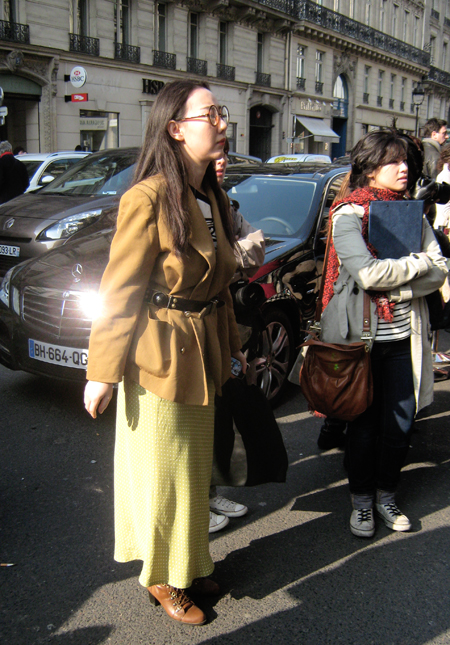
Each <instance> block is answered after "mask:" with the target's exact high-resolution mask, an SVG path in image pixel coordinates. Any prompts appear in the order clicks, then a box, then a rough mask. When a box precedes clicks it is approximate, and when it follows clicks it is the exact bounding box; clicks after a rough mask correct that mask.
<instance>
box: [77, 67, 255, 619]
mask: <svg viewBox="0 0 450 645" xmlns="http://www.w3.org/2000/svg"><path fill="white" fill-rule="evenodd" d="M228 118H229V115H228V110H227V108H226V107H225V106H219V105H217V102H216V100H215V98H214V96H213V95H212V93H211V92H210V90H209V87H208V86H207V85H206V84H205V83H201V82H197V81H191V80H186V81H175V82H173V83H170V84H168V85H166V86H165V87H164V88H163V89H162V90H161V92H160V93H159V94H158V97H157V99H156V101H155V104H154V106H153V108H152V112H151V114H150V118H149V121H148V125H147V130H146V134H145V139H144V144H143V147H142V151H141V155H140V157H139V159H138V163H137V168H136V173H135V177H134V185H133V186H132V188H131V189H130V190H129V191H128V192H127V193H125V194H124V196H123V197H122V199H121V201H120V207H119V214H118V220H117V231H116V234H115V236H114V239H113V242H112V245H111V251H110V259H109V263H108V266H107V267H106V270H105V273H104V275H103V279H102V283H101V287H100V296H99V297H100V298H101V302H102V315H101V316H100V317H99V318H98V319H97V320H95V321H94V323H93V326H92V333H91V338H90V344H89V362H88V371H87V378H88V383H87V385H86V390H85V407H86V409H87V411H88V412H89V413H90V414H91V415H92V417H94V418H95V417H96V415H97V412H98V413H100V414H101V413H102V412H103V411H104V410H105V409H106V407H107V405H108V403H109V401H110V400H111V397H112V393H113V386H114V384H115V383H118V384H119V387H118V390H119V391H118V401H117V417H116V446H115V475H114V477H115V500H114V503H115V554H114V557H115V559H116V560H117V561H119V562H128V561H130V560H142V561H143V567H142V572H141V575H140V577H139V581H140V583H141V584H142V585H143V586H144V587H146V588H147V589H148V593H149V595H150V600H151V602H152V604H155V605H156V604H161V605H162V606H163V608H164V609H165V611H166V612H167V614H168V615H169V616H170V617H171V618H173V619H174V620H176V621H179V622H181V623H188V624H191V625H202V624H204V623H205V622H206V616H205V614H204V612H203V611H202V610H201V609H200V608H199V607H198V606H197V605H196V604H195V603H194V600H193V599H192V597H194V598H195V597H196V596H201V595H217V594H219V593H220V590H219V587H218V585H217V583H215V582H214V581H212V580H211V579H209V578H208V577H207V576H209V575H210V574H211V573H212V571H213V569H214V565H213V562H212V559H211V556H210V553H209V544H208V528H209V501H208V490H209V484H210V480H211V467H212V449H213V434H214V393H215V392H219V393H220V391H221V386H222V384H223V383H225V382H226V381H227V379H228V378H229V376H230V366H231V356H234V357H235V358H237V359H238V360H239V361H241V363H242V365H243V369H244V371H245V370H246V360H245V357H244V355H243V354H242V352H241V351H240V350H241V343H240V340H239V334H238V330H237V327H236V322H235V319H234V314H233V305H232V300H231V296H230V293H229V290H228V287H227V285H228V283H229V282H230V280H231V279H232V277H233V274H234V271H235V268H236V261H235V258H234V253H233V247H234V235H233V228H232V223H231V220H230V205H229V202H228V198H227V197H226V195H225V193H223V192H222V191H221V189H220V187H219V185H218V183H217V178H216V173H215V170H214V162H215V160H216V159H218V158H219V157H220V156H221V155H222V154H223V146H224V144H225V135H226V128H227V124H228Z"/></svg>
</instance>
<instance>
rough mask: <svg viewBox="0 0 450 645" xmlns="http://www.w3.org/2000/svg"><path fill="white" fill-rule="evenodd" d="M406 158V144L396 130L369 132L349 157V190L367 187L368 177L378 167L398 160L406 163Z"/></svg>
mask: <svg viewBox="0 0 450 645" xmlns="http://www.w3.org/2000/svg"><path fill="white" fill-rule="evenodd" d="M407 157H408V144H407V142H406V140H405V138H403V137H402V135H401V134H400V133H399V132H397V131H396V130H393V129H391V128H389V129H384V130H374V131H373V132H369V133H368V134H366V135H365V136H364V137H363V138H362V139H360V140H359V141H358V143H357V144H356V145H355V147H354V148H353V150H352V152H351V155H350V159H351V164H352V170H351V175H350V190H355V189H356V188H364V187H365V186H368V185H369V183H370V179H369V176H368V175H370V173H372V172H373V171H374V170H376V169H377V168H380V166H386V165H387V164H390V163H394V162H396V161H398V160H399V159H402V160H405V161H406V160H407Z"/></svg>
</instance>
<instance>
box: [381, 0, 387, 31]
mask: <svg viewBox="0 0 450 645" xmlns="http://www.w3.org/2000/svg"><path fill="white" fill-rule="evenodd" d="M385 17H386V0H381V4H380V31H383V32H384V19H385Z"/></svg>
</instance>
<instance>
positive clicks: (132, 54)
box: [114, 43, 141, 63]
mask: <svg viewBox="0 0 450 645" xmlns="http://www.w3.org/2000/svg"><path fill="white" fill-rule="evenodd" d="M114 58H115V59H116V60H127V61H129V62H130V63H140V62H141V48H140V47H133V45H126V44H124V43H115V45H114Z"/></svg>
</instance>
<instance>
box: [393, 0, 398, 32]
mask: <svg viewBox="0 0 450 645" xmlns="http://www.w3.org/2000/svg"><path fill="white" fill-rule="evenodd" d="M397 20H398V4H395V5H394V6H393V8H392V35H393V36H394V38H397Z"/></svg>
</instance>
